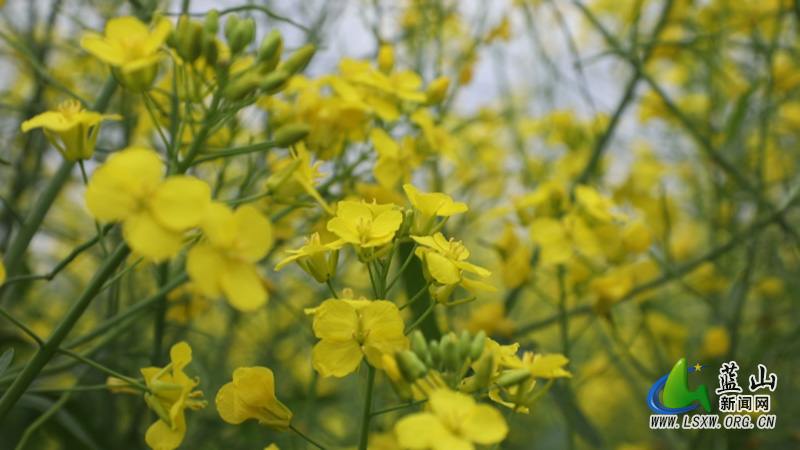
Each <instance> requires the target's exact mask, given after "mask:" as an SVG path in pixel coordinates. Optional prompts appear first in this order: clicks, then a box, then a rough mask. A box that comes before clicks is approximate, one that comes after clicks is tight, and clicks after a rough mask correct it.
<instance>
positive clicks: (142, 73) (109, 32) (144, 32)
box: [81, 16, 172, 92]
mask: <svg viewBox="0 0 800 450" xmlns="http://www.w3.org/2000/svg"><path fill="white" fill-rule="evenodd" d="M171 31H172V22H170V21H169V20H167V19H165V18H160V19H158V20H157V22H156V26H155V29H154V30H153V31H152V32H151V31H150V30H149V29H148V28H147V25H145V24H144V23H142V22H141V21H139V19H137V18H135V17H132V16H126V17H117V18H114V19H111V20H109V21H108V22H107V23H106V29H105V36H99V35H89V36H84V37H83V39H81V47H82V48H83V49H84V50H86V51H87V52H89V53H91V54H93V55H94V56H95V57H97V58H99V59H101V60H102V61H104V62H106V63H108V64H109V65H110V66H111V67H112V70H113V71H114V75H115V76H116V77H117V79H118V80H119V82H120V83H122V85H124V86H125V87H127V88H128V89H130V90H132V91H134V92H140V91H144V90H147V89H149V88H150V86H151V85H152V84H153V80H155V78H156V74H157V72H158V62H159V61H160V60H161V56H162V54H161V53H159V48H160V47H161V45H162V44H163V43H164V41H166V40H167V37H168V36H169V34H170V32H171Z"/></svg>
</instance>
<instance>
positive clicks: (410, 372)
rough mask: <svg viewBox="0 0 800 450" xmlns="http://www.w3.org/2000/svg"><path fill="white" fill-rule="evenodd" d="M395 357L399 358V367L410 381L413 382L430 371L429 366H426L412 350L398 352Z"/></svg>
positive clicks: (404, 376)
mask: <svg viewBox="0 0 800 450" xmlns="http://www.w3.org/2000/svg"><path fill="white" fill-rule="evenodd" d="M395 358H396V359H397V367H399V368H400V372H401V373H402V374H403V378H405V380H406V381H408V382H409V383H413V382H414V381H416V380H417V379H418V378H420V377H422V376H424V375H425V373H427V372H428V367H427V366H425V363H423V362H422V361H420V359H419V358H418V357H417V355H416V354H414V352H412V351H410V350H403V351H402V352H398V353H397V354H396V355H395Z"/></svg>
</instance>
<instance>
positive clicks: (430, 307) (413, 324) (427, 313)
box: [406, 289, 439, 336]
mask: <svg viewBox="0 0 800 450" xmlns="http://www.w3.org/2000/svg"><path fill="white" fill-rule="evenodd" d="M423 290H424V289H423ZM438 304H439V303H438V302H435V301H432V302H431V306H429V307H428V309H426V310H425V312H424V313H422V315H421V316H420V317H419V319H417V321H416V322H414V323H412V324H411V326H409V327H408V329H407V330H406V336H408V335H409V333H411V332H412V331H414V329H416V328H417V327H418V326H419V324H421V323H422V321H423V320H425V319H426V318H428V316H430V315H431V313H432V312H433V309H434V308H436V305H438Z"/></svg>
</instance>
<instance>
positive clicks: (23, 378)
mask: <svg viewBox="0 0 800 450" xmlns="http://www.w3.org/2000/svg"><path fill="white" fill-rule="evenodd" d="M129 252H130V250H129V249H128V247H127V246H126V245H125V244H120V246H119V247H117V248H116V249H115V250H114V252H113V253H112V254H111V255H110V256H109V257H108V258H107V259H106V260H105V261H103V263H102V264H101V265H100V267H99V268H98V269H97V272H96V273H95V274H94V276H93V277H92V279H91V280H90V281H89V283H88V284H87V285H86V288H85V289H84V290H83V292H82V293H81V294H80V295H79V296H78V298H77V299H76V300H75V303H73V304H72V306H71V307H70V309H69V311H67V313H66V314H65V315H64V317H63V318H62V319H61V321H60V322H59V323H58V325H56V327H55V329H53V332H52V333H51V334H50V336H48V338H47V340H46V341H45V343H44V345H42V346H41V347H39V349H37V350H36V353H34V354H33V357H32V358H31V359H30V361H28V364H27V365H26V366H25V369H23V370H22V372H21V373H20V374H19V376H18V377H17V379H16V380H14V383H13V384H12V385H11V387H9V388H8V391H6V393H5V394H4V395H3V397H2V398H0V421H2V420H3V419H4V418H5V417H6V416H7V415H8V413H9V412H11V408H13V407H14V404H16V403H17V400H19V398H20V397H22V394H24V393H25V390H26V389H27V388H28V386H30V384H31V383H33V380H35V379H36V376H37V375H38V374H39V371H41V370H42V368H43V367H44V366H45V364H47V362H48V361H50V358H52V357H53V355H54V354H55V353H56V352H57V351H58V348H59V346H60V345H61V342H62V341H63V340H64V339H65V338H66V337H67V335H68V334H69V332H70V331H72V328H73V327H74V326H75V324H76V323H77V322H78V319H80V317H81V315H83V313H84V311H86V308H88V307H89V304H91V302H92V300H94V298H95V296H96V295H97V294H98V292H100V288H101V287H102V286H103V283H104V282H105V280H106V279H108V278H109V277H110V276H111V275H113V274H114V271H115V270H116V269H117V266H119V265H120V264H122V262H123V261H124V260H125V258H126V257H127V256H128V253H129Z"/></svg>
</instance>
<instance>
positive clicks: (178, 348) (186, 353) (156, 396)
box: [142, 342, 207, 450]
mask: <svg viewBox="0 0 800 450" xmlns="http://www.w3.org/2000/svg"><path fill="white" fill-rule="evenodd" d="M169 355H170V360H171V362H170V363H169V364H168V365H167V366H166V367H164V368H163V369H162V368H158V367H148V368H146V369H142V375H143V376H144V380H145V382H146V383H147V387H148V388H150V393H148V394H145V396H144V398H145V401H147V405H148V406H150V409H152V410H153V411H155V412H156V414H157V415H158V417H159V418H158V420H156V421H155V422H154V423H153V424H152V425H150V428H148V429H147V433H146V434H145V440H146V441H147V445H149V446H150V447H151V448H153V449H154V450H172V449H175V448H178V446H180V445H181V442H183V437H184V435H185V434H186V418H185V417H184V411H185V410H186V408H189V409H192V410H194V411H199V410H202V409H203V408H205V406H206V404H207V402H206V401H205V400H199V399H202V398H203V393H202V392H200V391H193V389H194V388H195V387H196V386H197V385H198V384H199V383H200V381H199V379H197V378H195V379H190V378H189V377H188V376H187V375H186V374H185V373H184V372H183V369H184V367H186V365H187V364H189V363H190V362H191V361H192V349H191V347H189V344H187V343H186V342H179V343H177V344H175V345H173V346H172V348H171V349H170V351H169Z"/></svg>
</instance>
